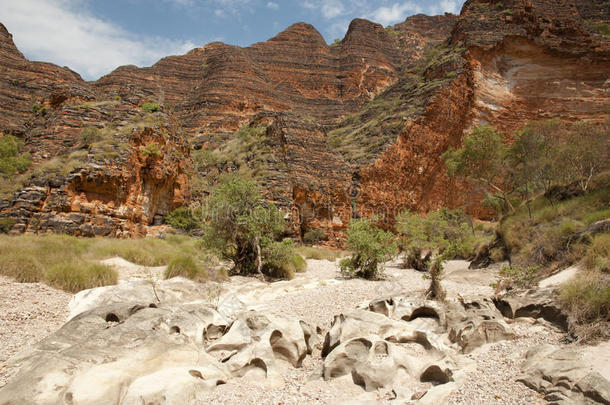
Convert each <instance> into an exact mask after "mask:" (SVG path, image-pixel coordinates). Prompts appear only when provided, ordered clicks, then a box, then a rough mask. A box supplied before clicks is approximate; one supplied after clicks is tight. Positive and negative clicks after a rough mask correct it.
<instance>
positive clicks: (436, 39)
mask: <svg viewBox="0 0 610 405" xmlns="http://www.w3.org/2000/svg"><path fill="white" fill-rule="evenodd" d="M609 20H610V10H609V9H608V7H607V4H606V2H604V1H602V0H552V1H543V0H507V1H503V2H493V1H486V0H469V1H467V2H466V3H465V4H464V7H463V9H462V12H461V14H460V16H454V15H449V14H446V15H444V16H436V17H428V16H422V15H417V16H413V17H409V18H408V19H407V20H406V21H405V22H403V23H400V24H397V25H395V26H393V27H388V28H385V29H384V28H383V27H381V26H380V25H378V24H374V23H372V22H369V21H366V20H361V19H357V20H354V21H353V22H352V23H351V25H350V27H349V30H348V32H347V34H346V36H345V38H344V39H343V40H342V41H340V42H339V43H337V44H333V45H330V46H329V45H327V44H326V43H325V41H324V39H323V38H322V36H321V35H320V34H319V33H318V32H317V31H316V30H315V29H314V28H313V27H312V26H311V25H308V24H304V23H298V24H295V25H293V26H291V27H289V28H288V29H286V30H285V31H283V32H282V33H280V34H279V35H277V36H276V37H274V38H271V39H270V40H268V41H266V42H261V43H257V44H254V45H252V46H250V47H247V48H240V47H235V46H230V45H226V44H221V43H212V44H208V45H206V46H204V47H201V48H197V49H194V50H192V51H190V52H189V53H187V54H186V55H182V56H171V57H167V58H164V59H162V60H161V61H159V62H158V63H156V64H155V65H153V66H152V67H147V68H138V67H135V66H125V67H120V68H118V69H117V70H115V71H114V72H112V73H110V74H109V75H107V76H104V77H102V78H101V79H99V80H98V81H96V82H85V81H83V80H82V79H81V78H80V77H79V76H78V75H77V74H76V73H74V72H72V71H70V70H69V69H67V68H59V67H57V66H54V65H50V64H45V63H38V62H29V61H27V60H26V59H25V58H24V57H23V55H22V54H21V53H20V52H19V51H18V50H17V48H16V47H15V45H14V44H13V42H12V38H11V36H10V34H9V33H8V32H7V31H6V29H5V28H4V27H1V28H0V110H1V111H2V112H3V114H2V115H1V116H0V130H2V131H3V132H5V133H11V134H15V135H17V136H20V137H22V138H23V139H24V140H25V142H26V150H27V151H29V152H30V153H31V154H32V157H33V161H34V163H35V164H34V168H33V169H32V170H31V171H30V172H28V173H26V175H21V176H20V178H19V181H18V182H15V185H14V187H13V188H11V189H9V190H8V191H5V192H3V198H4V200H2V202H1V203H0V216H1V217H3V218H8V219H10V220H12V221H14V225H13V227H12V231H14V232H24V231H28V232H47V231H62V232H69V233H75V234H83V235H84V234H91V233H93V234H105V235H117V236H141V235H146V234H154V233H155V232H158V229H157V228H155V225H156V224H160V223H162V222H163V217H164V216H165V215H167V213H168V212H169V211H171V210H172V209H173V208H175V207H177V206H179V205H182V204H187V203H188V202H189V201H193V200H200V199H205V196H206V194H207V192H208V189H209V186H211V185H213V184H215V183H216V182H217V178H218V176H219V175H220V174H222V173H225V172H234V171H238V172H239V171H245V172H247V174H248V175H250V176H252V177H253V178H255V179H256V180H257V181H258V182H259V183H260V184H261V185H262V186H263V187H262V188H263V190H264V191H265V195H266V197H267V198H268V199H269V200H271V201H274V202H276V203H277V204H278V205H279V206H280V208H281V209H283V210H284V211H285V212H286V218H287V219H288V221H289V225H290V226H289V229H290V230H291V233H292V234H293V235H295V236H297V237H298V236H299V235H302V234H303V233H304V232H306V231H307V230H308V229H311V228H319V229H322V230H324V231H325V232H326V234H327V235H328V237H329V243H332V244H340V243H341V238H342V236H341V235H342V231H343V230H344V229H345V227H346V226H347V224H348V222H349V219H350V218H351V217H353V216H358V215H367V214H369V213H383V214H385V216H386V218H388V219H389V220H391V219H392V218H393V216H394V215H395V214H396V213H398V212H399V211H401V210H403V209H405V208H410V209H415V210H422V211H425V210H428V209H432V208H437V207H439V206H457V205H463V204H468V201H467V199H466V197H465V195H466V193H465V191H464V186H463V185H461V184H456V183H455V181H453V180H452V179H449V178H448V177H447V176H446V174H445V170H444V166H443V163H442V162H441V159H440V155H441V154H442V153H443V152H444V151H445V150H446V149H447V148H448V147H455V146H459V145H460V143H461V140H462V137H463V136H464V134H465V133H467V132H468V131H469V130H470V129H472V128H473V127H474V126H476V125H479V124H490V125H492V126H494V127H496V128H498V129H500V130H502V131H505V132H508V131H512V130H514V129H518V128H519V127H521V126H522V125H524V124H525V122H526V121H528V120H533V119H543V118H551V117H561V118H562V119H567V120H577V119H592V120H600V119H603V118H604V117H606V116H607V103H608V92H607V88H608V84H607V77H608V76H609V74H610V60H609V58H610V53H609V52H608V51H609V48H608V47H609V44H610V42H609V40H608V38H607V36H605V35H603V34H600V33H598V32H596V31H595V25H594V24H595V23H607V22H608V21H609ZM583 66H584V67H586V68H583ZM145 102H154V103H157V104H159V105H160V106H161V108H162V110H163V111H162V112H160V113H155V114H148V113H146V112H145V111H143V110H142V106H143V104H144V103H145ZM155 117H156V118H155ZM155 121H163V124H162V125H159V122H157V124H154V122H155ZM155 125H156V126H155ZM261 125H262V126H264V127H265V128H266V130H265V131H266V132H265V137H264V139H263V140H261V142H259V144H260V145H259V146H262V147H264V149H265V151H264V152H261V151H260V150H258V149H257V150H254V151H251V152H250V154H248V153H244V155H245V157H243V156H242V157H240V156H231V155H227V146H226V145H227V144H228V143H229V142H233V143H235V144H239V143H240V142H241V140H240V139H239V137H238V136H237V132H236V131H237V130H238V129H239V128H241V127H243V126H246V127H251V128H254V127H257V126H261ZM90 126H94V127H97V128H99V129H101V130H104V131H107V132H108V133H110V135H109V138H110V139H112V142H114V144H115V145H121V144H123V145H127V146H126V147H125V149H124V150H123V151H121V150H120V148H119V147H118V146H117V147H116V148H115V152H118V154H119V155H121V157H120V158H119V157H117V156H108V153H106V156H103V158H102V159H101V160H97V161H96V160H95V159H93V157H91V158H89V157H87V158H85V159H82V156H81V159H80V161H83V162H84V163H83V164H79V165H76V166H82V167H74V168H73V169H74V170H70V171H69V173H64V174H62V176H63V180H60V179H59V178H57V179H53V181H49V180H48V179H46V178H44V176H41V175H40V172H41V171H45V170H47V169H45V164H47V163H48V162H49V161H51V160H52V159H54V158H61V159H64V160H65V159H66V157H67V156H69V155H70V154H73V153H75V152H78V151H81V152H80V154H81V155H83V154H84V153H85V152H84V150H85V146H86V145H83V143H82V141H81V139H80V134H81V133H82V130H83V128H86V127H90ZM145 128H148V129H146V130H145ZM164 128H165V129H164ZM130 129H131V130H133V131H135V132H138V133H147V134H150V130H152V132H153V133H156V134H157V135H159V136H163V134H164V133H166V132H171V133H172V134H173V137H170V138H167V139H166V138H165V137H164V139H166V140H165V141H164V142H165V143H164V142H160V143H159V145H162V146H163V147H162V149H163V148H166V147H167V148H168V151H167V152H168V153H169V150H174V149H175V150H177V151H180V154H181V156H182V157H184V158H186V159H176V160H175V161H173V162H174V163H172V160H171V159H170V160H169V161H168V160H167V159H168V153H166V150H165V149H164V152H163V154H162V159H156V158H155V159H152V160H153V161H151V160H150V159H144V156H142V155H141V153H142V152H143V150H142V148H140V147H139V146H137V145H138V141H137V139H133V140H132V139H131V138H129V139H128V135H129V136H131V133H130V132H129V130H130ZM134 136H135V137H136V138H137V137H138V136H139V135H134ZM174 143H175V144H174ZM187 144H190V145H191V147H192V148H194V150H195V151H198V153H208V154H211V155H212V156H213V157H214V160H213V162H211V163H206V164H205V165H203V166H202V167H197V166H198V165H195V167H194V169H193V168H191V167H190V164H189V163H188V160H189V159H188V156H189V151H188V148H187V149H185V147H184V146H185V145H187ZM98 146H99V145H98ZM88 152H89V154H90V155H91V154H92V153H91V148H89V150H88ZM228 152H231V151H230V150H229V151H228ZM169 154H170V155H171V153H169ZM98 155H99V154H98ZM255 155H258V156H255ZM176 156H177V155H176ZM98 158H99V156H98ZM179 160H180V162H181V163H180V164H178V161H179ZM144 161H146V162H148V163H146V164H145V165H144V166H142V165H143V164H144V163H143V162H144ZM94 162H95V164H94ZM134 162H138V163H134ZM151 163H152V164H153V167H150V164H151ZM131 164H135V167H136V169H135V172H136V173H140V172H142V174H136V175H135V177H134V176H132V175H131V173H132V172H134V170H133V167H132V166H130V165H131ZM99 166H103V167H105V168H107V170H110V169H109V168H113V169H112V170H116V172H117V173H119V172H123V173H124V174H123V175H112V176H110V177H111V178H112V180H111V179H110V178H109V177H108V176H107V175H105V174H101V173H99V174H92V173H98V172H99ZM37 167H38V168H39V169H40V170H38V171H36V169H37ZM165 168H168V170H167V171H166V172H165ZM193 170H194V171H193ZM79 173H80V174H79ZM150 173H154V174H153V176H152V178H153V179H154V181H153V180H150V177H148V174H150ZM128 174H129V175H128ZM92 176H93V177H92ZM159 176H161V177H163V176H166V177H165V178H163V179H162V178H161V177H159ZM58 177H61V176H58ZM83 177H87V178H88V180H87V181H86V183H87V185H86V186H84V187H85V188H86V189H87V190H76V192H73V191H71V190H75V188H76V189H78V187H80V185H82V184H83V180H78V181H76V180H75V179H76V178H80V179H82V178H83ZM94 178H95V179H94ZM195 180H196V181H195ZM151 181H152V182H151ZM108 182H110V183H112V184H113V185H106V184H107V183H108ZM151 184H152V185H151ZM201 184H205V187H199V186H200V185H201ZM96 185H97V186H96ZM33 187H37V188H33ZM95 187H100V188H101V190H100V193H99V194H100V195H99V196H96V195H95V191H94V190H92V189H91V188H95ZM83 191H84V192H85V199H86V202H88V203H92V204H93V205H95V206H96V207H97V208H96V209H95V210H94V211H95V212H94V213H91V210H89V211H87V212H85V214H86V217H85V218H84V219H82V220H81V219H80V214H82V213H83V212H82V211H81V210H80V208H79V207H82V206H83V205H87V203H85V204H81V201H79V198H76V197H73V194H78V193H80V194H82V192H83ZM24 193H25V194H24ZM58 193H59V195H61V196H62V198H63V200H64V201H65V202H64V203H61V204H59V205H57V204H56V205H51V208H47V207H48V206H49V204H47V203H45V202H44V201H46V199H47V197H44V195H45V194H46V195H54V194H58ZM71 193H72V194H71ZM113 194H115V195H113ZM20 196H21V197H20ZM68 200H70V201H68ZM147 202H151V203H147ZM137 204H144V206H143V208H142V209H140V208H136V207H135V205H137ZM469 209H470V210H471V212H472V213H475V214H477V213H481V211H479V210H478V208H477V207H474V206H473V207H469ZM140 211H141V212H140ZM126 212H127V213H126ZM41 216H44V218H43V219H42V225H40V223H39V222H40V221H41ZM69 216H71V217H70V218H74V220H68V222H70V221H72V222H70V223H68V224H64V223H63V222H64V220H66V219H65V217H69ZM52 218H55V219H57V220H54V219H52ZM45 223H46V225H45ZM83 224H88V225H86V226H84V228H83V227H82V226H81V225H83ZM94 224H97V226H98V227H99V226H101V227H102V228H104V230H98V231H93V232H89V229H91V227H92V226H93V225H94ZM100 224H102V225H100ZM106 228H109V229H110V231H108V229H106ZM156 229H157V230H156Z"/></svg>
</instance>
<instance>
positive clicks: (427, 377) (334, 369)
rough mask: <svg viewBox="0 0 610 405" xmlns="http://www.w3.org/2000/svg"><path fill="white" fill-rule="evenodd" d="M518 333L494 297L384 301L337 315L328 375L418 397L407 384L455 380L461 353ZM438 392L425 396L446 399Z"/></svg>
mask: <svg viewBox="0 0 610 405" xmlns="http://www.w3.org/2000/svg"><path fill="white" fill-rule="evenodd" d="M513 336H514V335H513V333H512V332H511V331H510V328H509V327H508V325H507V324H506V323H505V322H504V321H503V319H502V316H501V315H500V313H499V312H498V311H497V310H496V308H495V307H494V305H493V303H492V302H491V300H489V299H485V298H483V297H472V298H470V299H465V300H464V299H463V300H461V301H458V302H446V303H439V302H436V301H427V300H422V299H418V298H414V297H393V298H387V299H379V300H375V301H373V302H371V303H370V304H369V307H368V310H355V311H352V312H348V313H344V314H341V315H338V316H336V317H335V319H334V321H333V323H332V325H331V327H330V330H329V331H328V333H327V334H326V337H325V339H324V346H323V348H322V356H323V357H324V358H325V360H324V370H323V377H324V379H325V380H330V379H334V378H338V377H341V376H344V375H348V376H351V379H352V381H353V382H354V384H357V385H360V386H362V387H363V388H364V389H365V390H366V391H372V390H376V389H378V388H391V389H393V390H394V392H396V393H397V395H399V396H400V397H406V399H412V398H411V396H412V394H415V393H413V392H408V388H407V387H415V386H416V385H417V383H418V382H427V383H431V384H432V385H433V386H438V385H443V384H448V383H451V382H452V381H454V377H455V376H456V375H459V374H460V372H461V371H460V369H461V368H462V367H464V366H465V363H464V359H463V358H461V357H459V356H458V354H459V353H469V352H472V351H473V350H474V349H476V348H478V347H481V346H483V345H485V344H488V343H494V342H498V341H501V340H506V339H512V338H513ZM452 343H453V344H455V345H454V346H452V345H451V344H452ZM443 392H444V391H443ZM449 392H450V390H449ZM437 394H438V393H437V392H436V391H435V390H431V391H429V392H428V393H427V394H426V395H425V396H424V397H423V398H421V399H422V401H426V400H428V399H430V398H432V397H433V396H434V398H435V400H438V401H440V399H439V398H437V397H436V395H437ZM427 396H429V397H430V398H426V397H427ZM417 399H419V398H417Z"/></svg>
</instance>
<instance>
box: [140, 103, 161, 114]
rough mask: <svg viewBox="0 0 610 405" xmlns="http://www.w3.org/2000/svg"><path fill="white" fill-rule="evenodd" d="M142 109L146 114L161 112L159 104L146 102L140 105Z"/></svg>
mask: <svg viewBox="0 0 610 405" xmlns="http://www.w3.org/2000/svg"><path fill="white" fill-rule="evenodd" d="M142 109H143V110H144V111H146V112H147V113H155V112H158V111H161V106H160V105H159V104H155V103H151V102H146V103H144V104H142Z"/></svg>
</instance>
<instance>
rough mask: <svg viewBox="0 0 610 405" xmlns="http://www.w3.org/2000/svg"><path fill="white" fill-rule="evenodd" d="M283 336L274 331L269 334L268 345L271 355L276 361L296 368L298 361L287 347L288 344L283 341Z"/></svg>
mask: <svg viewBox="0 0 610 405" xmlns="http://www.w3.org/2000/svg"><path fill="white" fill-rule="evenodd" d="M283 336H284V335H282V332H280V331H279V330H274V331H273V332H272V333H271V336H270V337H269V344H270V345H271V350H273V355H274V356H275V357H276V358H278V359H281V360H285V361H287V362H289V363H291V364H292V365H293V366H298V359H296V358H295V356H294V354H293V353H292V351H291V350H290V347H288V345H289V343H288V342H286V340H285V339H283Z"/></svg>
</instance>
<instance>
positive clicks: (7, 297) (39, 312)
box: [0, 276, 72, 387]
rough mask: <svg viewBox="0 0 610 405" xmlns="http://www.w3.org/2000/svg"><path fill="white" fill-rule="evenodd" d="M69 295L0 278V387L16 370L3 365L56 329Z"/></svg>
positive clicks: (61, 322) (63, 318)
mask: <svg viewBox="0 0 610 405" xmlns="http://www.w3.org/2000/svg"><path fill="white" fill-rule="evenodd" d="M70 298H72V294H69V293H66V292H64V291H61V290H56V289H55V288H51V287H49V286H46V285H44V284H41V283H27V284H26V283H16V282H14V281H12V280H11V279H9V278H6V277H2V276H0V387H3V386H4V385H6V383H7V382H8V380H9V379H10V378H11V377H12V376H13V375H14V374H15V372H16V371H17V370H15V369H14V368H9V367H8V366H7V364H6V361H7V360H8V359H9V358H10V357H12V356H14V355H15V354H17V353H18V352H19V351H20V350H21V349H22V348H24V347H25V346H28V345H31V344H34V343H36V342H38V341H40V340H42V339H43V338H44V337H46V336H47V335H49V334H50V333H52V332H54V331H56V330H57V329H59V328H60V327H61V326H62V325H63V324H64V322H65V320H66V318H67V316H68V302H69V301H70Z"/></svg>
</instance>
